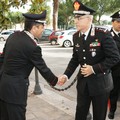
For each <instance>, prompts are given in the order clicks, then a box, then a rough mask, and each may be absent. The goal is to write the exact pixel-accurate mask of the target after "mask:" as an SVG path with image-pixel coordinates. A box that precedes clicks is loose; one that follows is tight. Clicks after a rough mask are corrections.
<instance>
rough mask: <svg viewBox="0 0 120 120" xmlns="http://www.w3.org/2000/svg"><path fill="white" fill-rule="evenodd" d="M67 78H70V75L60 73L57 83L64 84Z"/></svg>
mask: <svg viewBox="0 0 120 120" xmlns="http://www.w3.org/2000/svg"><path fill="white" fill-rule="evenodd" d="M67 80H68V77H67V76H66V75H60V76H58V82H57V85H60V86H62V85H63V84H64V83H65V82H66V81H67Z"/></svg>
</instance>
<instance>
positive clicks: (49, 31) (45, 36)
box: [38, 29, 53, 43]
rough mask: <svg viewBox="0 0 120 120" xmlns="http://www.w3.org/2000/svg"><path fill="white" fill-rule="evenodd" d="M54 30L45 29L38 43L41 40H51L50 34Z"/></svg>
mask: <svg viewBox="0 0 120 120" xmlns="http://www.w3.org/2000/svg"><path fill="white" fill-rule="evenodd" d="M52 32H53V30H51V29H45V30H44V31H43V33H42V36H41V37H40V38H39V39H38V43H39V42H41V41H49V36H50V34H51V33H52Z"/></svg>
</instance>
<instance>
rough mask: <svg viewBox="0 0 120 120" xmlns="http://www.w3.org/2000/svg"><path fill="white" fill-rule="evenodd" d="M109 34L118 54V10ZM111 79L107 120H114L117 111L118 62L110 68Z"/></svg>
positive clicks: (119, 83) (119, 70)
mask: <svg viewBox="0 0 120 120" xmlns="http://www.w3.org/2000/svg"><path fill="white" fill-rule="evenodd" d="M111 17H112V29H111V34H112V36H113V39H114V40H115V42H116V44H117V47H118V49H119V53H120V10H119V11H117V12H115V13H114V14H113V15H112V16H111ZM112 77H113V84H114V88H113V90H112V91H111V92H110V111H109V114H108V118H109V119H114V114H115V111H116V109H117V100H118V97H119V93H120V62H119V63H118V64H116V65H115V66H114V67H112Z"/></svg>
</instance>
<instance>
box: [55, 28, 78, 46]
mask: <svg viewBox="0 0 120 120" xmlns="http://www.w3.org/2000/svg"><path fill="white" fill-rule="evenodd" d="M75 32H77V30H65V31H62V34H61V35H60V36H58V39H57V43H58V44H59V45H60V46H63V47H71V46H73V34H74V33H75Z"/></svg>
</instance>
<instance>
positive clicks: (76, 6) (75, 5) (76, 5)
mask: <svg viewBox="0 0 120 120" xmlns="http://www.w3.org/2000/svg"><path fill="white" fill-rule="evenodd" d="M79 8H80V4H79V3H78V2H75V3H74V9H75V10H79Z"/></svg>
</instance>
